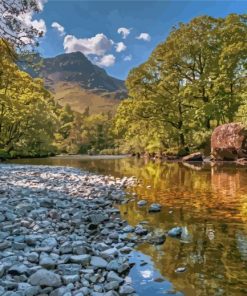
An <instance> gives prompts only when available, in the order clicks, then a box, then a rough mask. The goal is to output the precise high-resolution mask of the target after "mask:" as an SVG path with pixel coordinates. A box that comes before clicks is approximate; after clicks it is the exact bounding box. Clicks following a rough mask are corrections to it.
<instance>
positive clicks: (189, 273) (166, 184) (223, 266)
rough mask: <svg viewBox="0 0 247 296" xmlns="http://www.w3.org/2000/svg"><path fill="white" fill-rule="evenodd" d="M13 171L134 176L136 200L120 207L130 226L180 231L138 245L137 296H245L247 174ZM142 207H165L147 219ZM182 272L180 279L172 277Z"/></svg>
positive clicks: (75, 160)
mask: <svg viewBox="0 0 247 296" xmlns="http://www.w3.org/2000/svg"><path fill="white" fill-rule="evenodd" d="M15 163H25V164H45V165H61V166H72V167H77V168H82V169H84V170H88V171H93V172H96V173H100V174H107V175H109V174H110V175H113V176H117V177H122V176H136V177H137V178H138V180H140V183H139V185H138V186H137V187H135V188H134V189H129V192H130V193H133V192H134V193H135V194H137V199H136V200H134V201H131V202H129V203H127V204H124V205H122V206H121V207H120V210H121V214H122V217H123V218H124V219H126V220H127V221H128V222H129V224H131V225H133V226H134V225H136V224H138V223H139V222H142V221H147V223H148V224H147V225H148V226H149V227H150V229H152V230H154V231H159V232H166V231H168V230H169V229H171V228H173V227H176V226H181V227H183V231H184V233H185V236H184V237H183V238H182V239H175V238H170V237H168V238H167V239H166V242H165V243H164V244H163V245H161V246H155V245H148V244H143V245H141V246H139V247H138V249H137V250H136V251H135V252H133V253H132V254H131V258H130V260H131V261H133V262H135V263H136V264H135V266H134V267H133V268H132V270H131V272H130V277H131V278H132V280H133V285H134V287H135V288H136V290H137V292H138V294H139V295H141V296H149V295H152V296H156V295H157V296H158V295H177V296H181V295H184V296H218V295H224V296H225V295H227V296H228V295H229V296H240V295H241V296H242V295H247V168H246V167H242V166H236V165H235V164H233V163H231V164H217V165H210V164H204V165H201V164H194V165H188V164H186V165H184V164H181V163H155V162H151V161H149V162H145V161H144V160H137V159H133V158H117V159H114V158H106V159H101V158H97V157H96V158H92V157H55V158H48V159H31V160H18V161H15ZM140 199H145V200H147V201H148V203H149V204H151V203H153V202H157V203H160V204H161V205H162V211H161V212H160V213H155V214H149V213H148V206H146V207H142V208H140V207H138V206H137V201H138V200H140ZM179 267H183V268H185V271H184V272H181V273H178V272H176V269H177V268H179Z"/></svg>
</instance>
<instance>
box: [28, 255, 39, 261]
mask: <svg viewBox="0 0 247 296" xmlns="http://www.w3.org/2000/svg"><path fill="white" fill-rule="evenodd" d="M27 260H28V261H30V262H32V263H37V262H39V254H38V253H37V252H31V253H29V254H28V256H27Z"/></svg>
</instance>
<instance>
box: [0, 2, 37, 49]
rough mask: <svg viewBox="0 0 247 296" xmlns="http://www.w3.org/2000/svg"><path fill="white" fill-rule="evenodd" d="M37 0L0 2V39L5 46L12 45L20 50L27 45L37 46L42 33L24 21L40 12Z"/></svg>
mask: <svg viewBox="0 0 247 296" xmlns="http://www.w3.org/2000/svg"><path fill="white" fill-rule="evenodd" d="M41 3H42V2H40V1H38V0H11V1H9V0H1V2H0V15H1V19H0V38H2V39H3V40H4V42H5V41H6V45H8V44H14V45H15V46H17V47H19V48H21V47H23V46H26V45H27V44H34V43H36V44H37V40H38V38H39V37H41V36H42V35H43V32H41V31H39V30H37V29H36V28H34V27H33V26H32V25H27V24H26V23H25V21H24V18H25V16H28V14H32V13H37V12H39V11H40V10H41Z"/></svg>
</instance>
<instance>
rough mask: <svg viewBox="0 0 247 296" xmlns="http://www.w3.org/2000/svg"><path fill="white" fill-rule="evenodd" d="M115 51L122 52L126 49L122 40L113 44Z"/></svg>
mask: <svg viewBox="0 0 247 296" xmlns="http://www.w3.org/2000/svg"><path fill="white" fill-rule="evenodd" d="M115 48H116V52H122V51H125V50H126V49H127V46H126V45H125V44H124V43H123V42H118V43H116V44H115Z"/></svg>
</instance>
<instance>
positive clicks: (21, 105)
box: [0, 39, 57, 156]
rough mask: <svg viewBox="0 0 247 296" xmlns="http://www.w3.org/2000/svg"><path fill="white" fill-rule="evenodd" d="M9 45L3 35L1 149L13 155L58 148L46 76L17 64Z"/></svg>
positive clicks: (0, 102)
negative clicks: (32, 74) (35, 74)
mask: <svg viewBox="0 0 247 296" xmlns="http://www.w3.org/2000/svg"><path fill="white" fill-rule="evenodd" d="M9 49H11V47H10V46H7V47H6V41H3V40H1V39H0V52H1V60H0V149H4V150H5V151H6V152H7V153H8V154H9V155H20V156H23V155H24V156H25V155H44V154H47V153H48V152H51V151H53V150H54V148H53V147H52V142H53V133H54V131H55V129H56V124H57V119H56V114H55V112H54V107H55V104H54V101H53V99H52V98H51V96H50V94H49V92H48V91H47V90H46V89H45V88H44V86H43V82H42V80H40V79H33V78H31V77H30V76H29V75H28V74H27V73H25V72H23V71H21V70H20V69H19V68H18V67H17V65H16V64H15V63H14V60H13V59H12V57H11V55H9ZM11 50H12V49H11Z"/></svg>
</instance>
